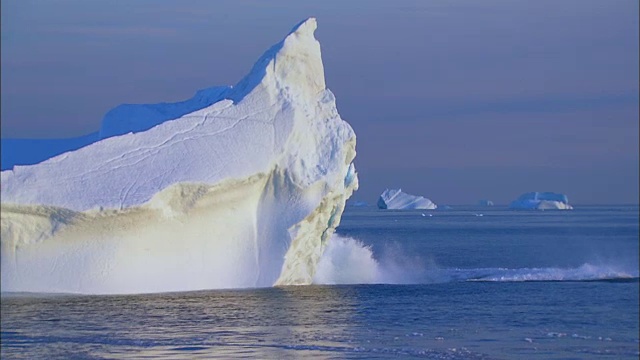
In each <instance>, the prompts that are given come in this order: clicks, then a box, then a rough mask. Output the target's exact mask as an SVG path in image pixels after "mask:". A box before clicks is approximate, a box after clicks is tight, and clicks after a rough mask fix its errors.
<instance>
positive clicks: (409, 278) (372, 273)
mask: <svg viewBox="0 0 640 360" xmlns="http://www.w3.org/2000/svg"><path fill="white" fill-rule="evenodd" d="M639 276H640V275H639V273H638V271H637V270H629V269H624V268H620V267H618V266H615V265H594V264H590V263H585V264H583V265H581V266H578V267H574V268H561V267H546V268H515V269H509V268H472V269H463V268H439V267H437V266H434V265H429V266H427V265H426V264H425V261H422V260H420V259H415V258H411V257H408V256H406V255H405V254H403V253H402V252H401V251H399V250H396V251H391V252H385V253H384V254H383V256H380V257H378V258H376V256H374V252H373V250H372V248H371V247H370V246H367V245H364V244H363V243H362V242H361V241H359V240H356V239H353V238H350V237H342V236H339V235H334V236H333V238H332V239H331V241H330V242H329V245H328V246H327V249H326V250H325V253H324V254H323V256H322V258H321V259H320V262H319V263H318V268H317V272H316V274H315V277H314V279H313V282H314V283H315V284H327V285H330V284H331V285H333V284H430V283H446V282H459V281H487V282H521V281H605V280H632V279H638V278H639Z"/></svg>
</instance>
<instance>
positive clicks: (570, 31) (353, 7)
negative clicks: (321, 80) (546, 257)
mask: <svg viewBox="0 0 640 360" xmlns="http://www.w3.org/2000/svg"><path fill="white" fill-rule="evenodd" d="M309 16H315V17H317V19H318V23H319V28H318V30H317V32H316V37H317V38H318V39H319V40H320V42H321V45H322V51H323V58H324V64H325V71H326V77H327V85H328V87H329V88H330V89H331V90H332V91H333V92H334V93H335V94H336V97H337V103H338V110H339V111H340V113H341V115H342V117H343V118H344V119H345V120H347V121H349V123H351V125H352V126H353V127H354V129H355V131H356V134H357V136H358V145H357V150H358V156H357V158H356V167H357V169H358V170H359V173H360V182H361V189H360V191H358V192H357V193H356V194H355V195H354V198H355V199H356V200H364V201H367V202H369V203H375V200H376V197H377V195H378V194H379V193H381V192H382V191H383V190H384V188H385V187H402V188H403V190H405V191H407V192H410V193H415V194H420V195H424V196H427V197H429V198H431V199H432V200H434V201H435V202H436V203H438V204H463V203H475V202H477V200H479V199H491V200H493V201H494V202H496V203H507V202H508V201H510V200H512V199H514V198H516V197H517V196H518V195H520V194H521V193H523V192H528V191H556V192H563V193H565V194H567V195H568V196H569V199H570V201H571V202H573V203H574V204H589V203H638V61H639V60H638V1H637V0H613V1H605V0H600V1H593V0H574V1H569V0H560V1H550V0H548V1H547V0H544V1H540V0H535V1H534V0H531V1H511V0H509V1H507V0H505V1H496V0H490V1H475V0H468V1H449V0H441V1H317V2H311V1H302V2H300V1H275V2H265V1H242V2H240V1H192V0H186V1H162V0H160V1H157V0H156V1H151V0H149V1H146V0H137V1H124V0H114V1H101V2H98V1H86V0H75V1H64V0H59V1H48V0H47V1H44V0H43V1H25V0H13V1H11V0H8V1H2V52H1V54H2V77H1V80H2V92H1V94H2V104H1V105H2V107H1V109H2V114H1V118H2V137H3V138H7V137H35V138H38V137H71V136H78V135H82V134H86V133H89V132H92V131H95V130H96V129H97V128H98V125H99V123H100V121H101V119H102V116H103V115H104V114H105V113H106V111H108V110H109V109H110V108H113V107H115V106H116V105H118V104H121V103H154V102H162V101H179V100H183V99H186V98H188V97H190V96H192V95H193V93H195V91H196V90H198V89H201V88H205V87H209V86H214V85H230V84H235V83H236V82H237V81H238V80H240V78H241V77H242V76H243V75H244V74H245V73H246V72H248V71H249V69H250V68H251V66H252V64H253V62H254V61H256V60H257V59H258V57H259V56H260V54H262V52H263V51H265V50H266V49H267V48H269V46H271V45H272V44H273V43H275V42H277V41H279V40H280V39H281V38H282V37H283V36H284V35H286V33H287V32H288V31H289V30H290V28H291V27H292V26H293V25H294V24H296V23H297V22H299V21H300V20H302V19H304V18H306V17H309Z"/></svg>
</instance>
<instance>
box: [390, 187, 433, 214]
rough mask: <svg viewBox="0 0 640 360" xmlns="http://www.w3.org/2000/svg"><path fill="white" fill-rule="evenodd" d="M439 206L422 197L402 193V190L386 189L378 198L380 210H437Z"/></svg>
mask: <svg viewBox="0 0 640 360" xmlns="http://www.w3.org/2000/svg"><path fill="white" fill-rule="evenodd" d="M437 207H438V206H437V205H436V204H434V203H433V201H431V200H429V199H427V198H425V197H422V196H415V195H410V194H407V193H404V192H402V189H386V190H385V191H383V192H382V194H380V197H379V198H378V208H380V209H395V210H409V209H431V210H432V209H436V208H437Z"/></svg>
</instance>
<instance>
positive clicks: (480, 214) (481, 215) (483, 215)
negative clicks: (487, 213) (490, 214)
mask: <svg viewBox="0 0 640 360" xmlns="http://www.w3.org/2000/svg"><path fill="white" fill-rule="evenodd" d="M473 215H475V216H484V214H473Z"/></svg>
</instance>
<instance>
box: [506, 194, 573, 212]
mask: <svg viewBox="0 0 640 360" xmlns="http://www.w3.org/2000/svg"><path fill="white" fill-rule="evenodd" d="M509 208H511V209H518V210H551V209H554V210H571V209H573V207H572V206H571V205H569V198H568V197H567V195H564V194H556V193H553V192H528V193H525V194H522V195H520V197H518V199H516V200H514V201H513V202H511V204H510V205H509Z"/></svg>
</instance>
